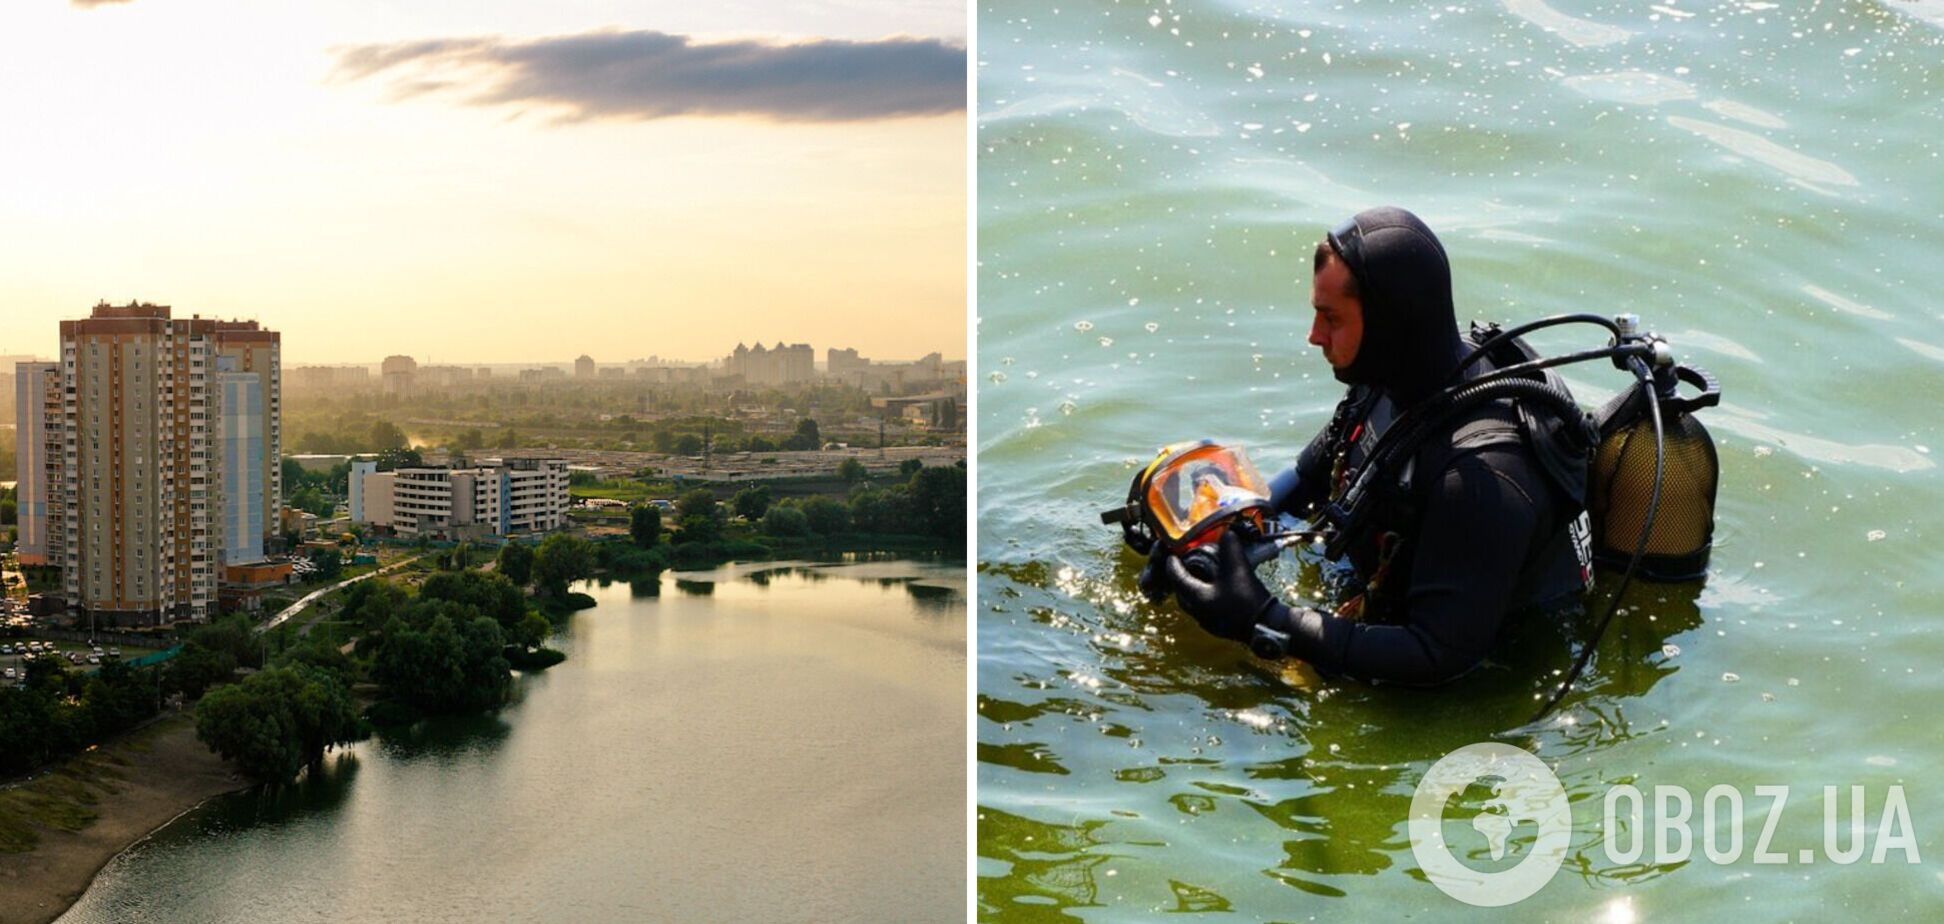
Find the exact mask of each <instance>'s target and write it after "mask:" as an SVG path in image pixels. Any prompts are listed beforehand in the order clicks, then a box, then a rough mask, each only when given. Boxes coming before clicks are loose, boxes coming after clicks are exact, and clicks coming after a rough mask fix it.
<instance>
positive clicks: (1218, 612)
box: [1167, 530, 1287, 644]
mask: <svg viewBox="0 0 1944 924" xmlns="http://www.w3.org/2000/svg"><path fill="white" fill-rule="evenodd" d="M1204 561H1207V560H1206V559H1204ZM1212 563H1213V565H1214V567H1213V569H1203V568H1196V569H1193V570H1190V568H1189V567H1188V566H1186V565H1185V564H1183V563H1182V560H1181V558H1180V557H1179V556H1174V555H1170V556H1168V557H1167V575H1168V581H1169V583H1172V584H1173V585H1174V591H1175V599H1176V601H1178V602H1179V603H1180V604H1181V608H1182V610H1184V611H1186V612H1187V613H1188V615H1190V616H1193V617H1194V618H1195V622H1197V623H1200V624H1201V627H1202V628H1203V629H1206V630H1208V632H1209V634H1211V635H1214V636H1217V637H1219V638H1225V639H1229V640H1231V641H1237V642H1242V643H1245V644H1247V643H1249V640H1250V638H1251V637H1252V636H1253V635H1254V634H1255V627H1256V623H1258V622H1260V621H1262V620H1263V619H1264V618H1266V617H1268V616H1269V615H1270V614H1271V612H1272V611H1283V612H1286V611H1287V607H1284V606H1282V605H1281V604H1280V603H1278V601H1277V600H1276V597H1275V595H1274V594H1271V593H1270V592H1269V588H1267V587H1264V586H1263V585H1262V579H1261V578H1258V577H1256V573H1255V566H1254V565H1252V564H1250V563H1249V555H1248V551H1247V550H1246V549H1245V548H1244V547H1243V545H1242V540H1241V539H1240V538H1238V537H1237V536H1236V535H1235V532H1234V531H1233V530H1230V531H1228V532H1225V533H1223V534H1222V539H1221V541H1220V542H1219V543H1217V544H1216V546H1215V555H1214V557H1213V562H1212ZM1208 570H1212V571H1213V573H1212V574H1210V573H1207V572H1208ZM1195 571H1203V572H1204V573H1203V574H1202V576H1197V575H1196V574H1195V573H1194V572H1195Z"/></svg>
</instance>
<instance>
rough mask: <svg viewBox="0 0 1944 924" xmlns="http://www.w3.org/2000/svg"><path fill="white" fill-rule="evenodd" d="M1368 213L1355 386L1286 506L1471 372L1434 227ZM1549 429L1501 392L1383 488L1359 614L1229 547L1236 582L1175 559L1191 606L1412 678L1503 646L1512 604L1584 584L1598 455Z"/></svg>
mask: <svg viewBox="0 0 1944 924" xmlns="http://www.w3.org/2000/svg"><path fill="white" fill-rule="evenodd" d="M1357 221H1358V223H1359V225H1360V226H1361V231H1362V234H1363V240H1362V242H1361V244H1362V246H1361V248H1360V251H1361V252H1360V253H1359V254H1358V255H1357V256H1359V257H1360V258H1361V260H1360V262H1361V263H1362V265H1361V266H1356V265H1354V264H1353V266H1352V269H1353V271H1354V272H1355V274H1356V275H1357V277H1359V283H1360V288H1361V289H1362V292H1361V298H1362V302H1363V310H1364V340H1363V343H1362V345H1361V346H1360V348H1359V350H1358V355H1357V358H1356V360H1355V361H1354V362H1353V363H1352V364H1351V365H1350V366H1349V367H1347V368H1345V369H1341V370H1338V371H1337V377H1338V379H1339V380H1341V381H1344V382H1346V383H1348V384H1350V385H1351V386H1352V387H1351V389H1350V391H1349V393H1348V394H1347V395H1346V396H1345V398H1344V402H1343V403H1342V404H1341V405H1339V407H1338V411H1337V414H1336V415H1335V416H1334V418H1333V419H1332V421H1331V425H1330V426H1329V427H1328V428H1327V429H1325V430H1324V431H1323V432H1322V433H1320V434H1318V435H1317V437H1316V439H1314V440H1313V441H1311V443H1310V445H1309V447H1308V448H1307V449H1305V450H1304V452H1303V453H1302V455H1301V456H1300V457H1299V459H1298V461H1297V463H1296V465H1295V467H1294V468H1293V470H1291V471H1289V472H1286V473H1284V474H1283V475H1282V476H1280V477H1278V478H1277V479H1275V480H1276V482H1277V485H1276V486H1277V488H1278V490H1277V491H1276V497H1275V500H1276V501H1277V503H1278V506H1279V508H1280V509H1282V510H1283V511H1284V512H1287V513H1291V514H1294V515H1297V516H1300V517H1305V518H1307V517H1308V516H1309V515H1311V514H1312V513H1313V512H1314V510H1315V508H1316V507H1317V506H1318V505H1319V504H1322V503H1324V502H1326V501H1327V500H1329V499H1331V497H1332V496H1333V495H1334V494H1335V493H1336V492H1337V491H1339V490H1340V489H1341V486H1342V484H1343V483H1344V481H1346V480H1348V479H1351V478H1353V477H1354V475H1355V474H1356V472H1357V470H1358V468H1359V466H1360V465H1361V463H1362V461H1363V456H1364V454H1365V453H1367V452H1368V451H1369V450H1370V448H1371V447H1372V446H1373V445H1374V444H1375V442H1376V440H1377V439H1378V438H1379V437H1380V436H1381V435H1382V433H1383V432H1384V430H1385V429H1386V428H1387V427H1388V426H1389V425H1390V423H1391V422H1392V421H1393V420H1395V419H1396V418H1397V417H1398V415H1400V414H1404V413H1407V412H1408V411H1409V410H1410V409H1411V408H1412V407H1414V406H1416V405H1417V404H1419V403H1420V402H1422V401H1424V400H1425V399H1426V398H1428V397H1430V396H1431V395H1433V394H1434V393H1436V392H1437V391H1439V390H1440V389H1442V388H1443V387H1445V386H1447V385H1449V384H1452V383H1454V382H1455V381H1456V380H1457V379H1456V378H1455V377H1454V374H1453V373H1454V370H1455V369H1456V367H1457V365H1458V363H1459V362H1460V360H1461V359H1462V358H1463V357H1464V355H1465V354H1466V353H1468V352H1469V346H1470V345H1469V344H1468V343H1467V342H1466V340H1465V338H1462V337H1460V335H1459V333H1458V329H1457V324H1456V321H1455V319H1454V312H1453V309H1452V302H1451V284H1450V270H1449V266H1448V264H1447V262H1446V259H1445V254H1444V249H1443V247H1442V246H1441V245H1440V244H1438V242H1437V239H1436V237H1435V236H1433V235H1432V234H1431V231H1430V229H1429V228H1426V227H1424V225H1423V223H1422V222H1420V221H1418V219H1417V218H1416V216H1413V215H1411V214H1410V213H1409V212H1405V211H1403V210H1401V209H1373V210H1371V211H1369V212H1365V213H1362V214H1360V215H1358V216H1357ZM1489 365H1490V364H1489V363H1486V364H1478V365H1474V366H1473V367H1470V368H1468V369H1467V370H1466V372H1465V373H1464V378H1467V379H1469V378H1473V377H1476V376H1477V375H1479V374H1481V373H1482V372H1483V371H1486V369H1487V368H1489ZM1547 431H1548V424H1547V421H1546V420H1544V419H1542V418H1540V417H1539V416H1538V415H1535V414H1534V413H1532V412H1531V411H1529V410H1528V409H1524V408H1520V407H1518V406H1517V405H1515V404H1513V403H1512V402H1509V401H1500V402H1493V403H1488V404H1486V405H1483V406H1480V407H1479V408H1477V409H1475V410H1474V411H1473V412H1471V413H1470V414H1468V415H1466V416H1465V417H1464V418H1463V419H1461V420H1459V421H1456V422H1455V423H1454V424H1453V425H1451V426H1449V427H1446V428H1445V430H1444V432H1441V433H1438V434H1434V435H1433V436H1432V437H1431V438H1429V439H1427V440H1426V441H1425V443H1424V445H1423V447H1422V448H1421V449H1420V450H1419V451H1417V452H1416V453H1414V454H1413V455H1412V458H1411V461H1410V463H1409V464H1408V465H1407V466H1405V471H1404V474H1403V476H1402V477H1401V478H1400V479H1398V483H1396V484H1389V485H1382V486H1381V487H1382V490H1381V491H1379V492H1378V494H1377V495H1376V496H1375V498H1374V501H1375V502H1378V503H1381V504H1383V506H1382V507H1380V508H1378V510H1377V511H1376V512H1375V513H1374V517H1373V519H1374V524H1373V528H1372V529H1370V530H1369V531H1368V535H1369V537H1370V538H1369V539H1368V540H1367V541H1365V542H1363V543H1360V544H1359V545H1357V546H1353V547H1352V548H1350V549H1348V550H1347V553H1348V557H1349V558H1350V560H1351V562H1352V564H1353V565H1354V566H1355V571H1356V577H1357V578H1358V579H1359V583H1360V584H1361V585H1362V589H1363V594H1362V598H1363V599H1362V600H1361V601H1360V603H1361V609H1362V615H1361V616H1360V617H1359V618H1358V619H1354V620H1353V619H1348V618H1344V617H1342V616H1338V615H1336V614H1334V613H1325V612H1322V611H1319V610H1315V609H1310V608H1307V607H1291V606H1289V605H1287V604H1285V603H1283V602H1282V601H1280V600H1276V599H1274V598H1273V596H1268V594H1267V591H1266V590H1264V591H1261V593H1260V595H1258V594H1257V591H1256V588H1259V587H1260V582H1259V581H1257V580H1256V579H1255V577H1254V574H1253V570H1252V569H1249V568H1248V567H1247V565H1246V563H1242V562H1238V561H1236V560H1235V556H1234V555H1233V554H1227V553H1228V552H1229V550H1226V549H1225V554H1224V556H1223V561H1222V565H1221V567H1222V570H1223V571H1224V572H1225V573H1224V574H1222V575H1221V576H1219V577H1218V578H1217V581H1216V582H1215V583H1217V584H1224V583H1226V585H1227V589H1226V591H1225V590H1224V589H1222V588H1216V589H1215V590H1213V591H1212V592H1211V591H1210V590H1209V587H1208V586H1207V585H1203V586H1202V587H1200V588H1195V587H1188V586H1180V585H1186V584H1188V583H1190V582H1187V581H1185V580H1180V579H1179V576H1180V575H1181V572H1180V571H1178V570H1177V571H1175V572H1174V573H1175V574H1176V575H1177V578H1178V580H1177V584H1178V588H1177V589H1178V592H1179V593H1180V595H1181V599H1182V604H1183V607H1184V608H1187V609H1189V610H1190V612H1191V613H1192V614H1194V615H1195V616H1196V618H1197V619H1198V620H1199V621H1201V622H1202V624H1203V625H1204V626H1205V627H1207V628H1209V629H1210V631H1212V632H1215V633H1216V634H1218V635H1223V636H1225V637H1229V638H1235V639H1236V640H1238V641H1250V639H1249V638H1247V637H1245V635H1247V634H1248V633H1253V632H1255V631H1256V626H1257V625H1260V626H1264V627H1268V628H1270V629H1273V630H1275V632H1277V633H1280V634H1281V635H1283V636H1287V642H1286V643H1283V648H1284V653H1286V654H1288V655H1290V656H1294V657H1298V658H1302V659H1303V660H1305V661H1308V662H1310V663H1311V664H1313V665H1315V666H1316V667H1317V668H1319V669H1320V670H1322V671H1324V672H1326V673H1332V674H1341V675H1345V676H1350V677H1354V678H1358V679H1363V680H1371V681H1381V682H1394V683H1407V684H1434V683H1440V682H1443V681H1446V680H1449V679H1451V678H1453V677H1456V676H1458V675H1459V674H1462V673H1464V672H1465V671H1468V670H1470V669H1471V668H1473V667H1475V666H1476V665H1477V664H1478V663H1479V662H1480V661H1481V660H1482V659H1483V658H1484V657H1485V655H1486V654H1487V653H1488V652H1489V651H1490V650H1491V648H1492V645H1493V644H1494V642H1495V641H1496V640H1497V637H1498V633H1499V628H1500V624H1501V623H1502V622H1503V621H1504V619H1505V618H1506V616H1507V614H1508V613H1509V612H1513V611H1517V610H1522V609H1526V608H1545V607H1552V606H1556V605H1558V604H1559V603H1561V602H1563V601H1567V600H1576V599H1577V598H1578V597H1579V595H1581V594H1582V593H1583V592H1584V590H1585V587H1586V579H1587V576H1588V571H1587V569H1586V563H1585V559H1584V557H1583V554H1582V552H1581V551H1580V550H1576V545H1577V543H1576V542H1575V540H1574V538H1573V537H1572V536H1571V535H1570V534H1569V525H1570V524H1572V523H1573V522H1574V521H1575V520H1576V519H1577V518H1578V517H1579V515H1580V513H1581V511H1582V510H1583V500H1584V494H1583V484H1584V477H1585V469H1584V464H1585V460H1584V457H1583V456H1581V457H1579V458H1578V459H1577V465H1578V470H1577V473H1575V472H1574V471H1573V466H1574V464H1575V460H1574V458H1573V457H1572V455H1571V453H1566V454H1561V453H1559V452H1554V451H1552V449H1553V448H1555V447H1552V445H1551V444H1549V443H1542V442H1540V440H1544V439H1548V438H1550V437H1548V436H1547ZM1535 432H1536V433H1538V436H1537V437H1536V438H1535V437H1533V436H1532V434H1533V433H1535ZM1544 455H1550V458H1544V457H1542V456H1544ZM1562 460H1563V461H1562ZM1575 477H1577V478H1578V479H1579V481H1578V482H1577V483H1576V482H1575V480H1574V479H1575ZM1576 488H1577V490H1576ZM1580 549H1583V545H1582V546H1580ZM1241 570H1247V572H1248V573H1247V574H1246V575H1244V574H1242V573H1240V571H1241ZM1373 579H1375V580H1374V581H1373ZM1249 583H1253V584H1254V587H1250V586H1248V584H1249ZM1198 590H1199V591H1200V593H1199V595H1197V594H1196V593H1195V592H1196V591H1198ZM1191 598H1195V599H1191Z"/></svg>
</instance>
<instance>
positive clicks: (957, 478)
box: [906, 465, 965, 545]
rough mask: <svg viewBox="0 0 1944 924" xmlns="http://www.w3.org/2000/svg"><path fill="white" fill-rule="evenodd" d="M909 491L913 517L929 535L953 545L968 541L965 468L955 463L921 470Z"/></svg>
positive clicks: (914, 478) (915, 476)
mask: <svg viewBox="0 0 1944 924" xmlns="http://www.w3.org/2000/svg"><path fill="white" fill-rule="evenodd" d="M906 490H907V491H908V492H909V493H910V497H911V513H912V518H913V519H915V520H917V521H918V525H919V526H920V527H921V528H922V529H923V530H924V532H925V534H926V535H928V536H936V537H938V538H940V539H944V540H946V541H948V542H950V543H952V544H953V545H958V544H960V543H963V542H964V541H965V469H962V468H959V467H957V466H953V465H944V466H938V467H935V468H924V469H920V470H919V471H918V473H917V474H915V475H912V476H911V481H910V483H909V484H908V485H907V486H906Z"/></svg>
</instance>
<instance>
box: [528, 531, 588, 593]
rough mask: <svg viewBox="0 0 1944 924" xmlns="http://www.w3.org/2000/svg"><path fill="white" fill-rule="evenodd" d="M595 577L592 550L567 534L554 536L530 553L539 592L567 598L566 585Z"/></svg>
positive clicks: (586, 542)
mask: <svg viewBox="0 0 1944 924" xmlns="http://www.w3.org/2000/svg"><path fill="white" fill-rule="evenodd" d="M593 574H594V546H593V545H592V544H590V543H589V542H588V541H587V540H585V539H581V538H578V537H575V536H569V535H567V534H566V533H554V534H553V535H551V536H548V537H547V538H546V541H544V542H541V543H540V548H539V550H538V551H535V552H534V553H533V580H534V583H535V584H537V585H538V586H539V588H540V589H541V590H542V591H545V592H546V593H549V594H552V595H553V596H556V597H564V596H566V595H567V585H569V584H572V583H573V582H575V581H578V580H581V579H582V578H586V577H590V576H592V575H593Z"/></svg>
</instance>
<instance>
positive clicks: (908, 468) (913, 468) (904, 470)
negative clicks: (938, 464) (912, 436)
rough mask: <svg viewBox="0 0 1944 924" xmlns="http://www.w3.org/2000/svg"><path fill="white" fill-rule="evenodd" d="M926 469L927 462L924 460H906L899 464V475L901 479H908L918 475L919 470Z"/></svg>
mask: <svg viewBox="0 0 1944 924" xmlns="http://www.w3.org/2000/svg"><path fill="white" fill-rule="evenodd" d="M924 467H925V460H923V459H906V460H904V461H903V462H900V463H898V475H899V476H900V477H903V478H907V479H908V478H910V477H911V476H913V475H916V474H918V470H919V469H921V468H924Z"/></svg>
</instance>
